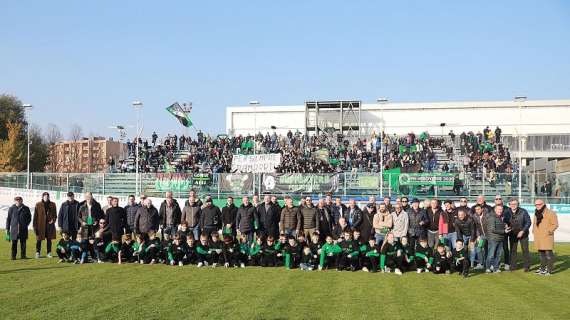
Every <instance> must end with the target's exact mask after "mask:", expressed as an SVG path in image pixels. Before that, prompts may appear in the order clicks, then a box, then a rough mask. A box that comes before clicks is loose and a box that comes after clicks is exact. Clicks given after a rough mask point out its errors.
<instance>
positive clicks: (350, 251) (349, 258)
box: [337, 231, 360, 271]
mask: <svg viewBox="0 0 570 320" xmlns="http://www.w3.org/2000/svg"><path fill="white" fill-rule="evenodd" d="M339 246H340V248H341V249H342V252H341V254H340V256H339V259H338V268H337V269H340V270H348V269H350V270H351V271H356V268H357V266H358V259H359V255H360V250H359V248H358V244H356V243H355V242H354V241H352V235H351V233H350V231H349V232H345V233H344V239H343V240H341V241H340V242H339Z"/></svg>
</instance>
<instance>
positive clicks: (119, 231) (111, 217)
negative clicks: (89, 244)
mask: <svg viewBox="0 0 570 320" xmlns="http://www.w3.org/2000/svg"><path fill="white" fill-rule="evenodd" d="M107 221H108V223H109V230H111V235H112V238H113V239H121V237H122V236H123V234H125V229H126V228H127V213H126V212H125V209H124V208H122V207H119V199H118V198H113V199H112V200H111V207H110V208H109V209H107Z"/></svg>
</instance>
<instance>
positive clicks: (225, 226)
mask: <svg viewBox="0 0 570 320" xmlns="http://www.w3.org/2000/svg"><path fill="white" fill-rule="evenodd" d="M237 211H238V208H237V207H236V206H235V204H234V198H233V197H231V196H229V197H228V200H227V203H226V205H225V206H224V207H223V208H222V230H223V231H222V233H223V234H224V235H231V236H232V237H233V238H234V239H235V236H236V218H237Z"/></svg>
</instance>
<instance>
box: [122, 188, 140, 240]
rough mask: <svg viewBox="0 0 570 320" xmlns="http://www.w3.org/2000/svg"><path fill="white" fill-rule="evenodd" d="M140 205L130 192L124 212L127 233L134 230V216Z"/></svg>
mask: <svg viewBox="0 0 570 320" xmlns="http://www.w3.org/2000/svg"><path fill="white" fill-rule="evenodd" d="M140 207H141V205H140V204H138V203H136V201H135V196H134V195H132V194H131V195H130V196H129V199H128V203H127V205H126V206H125V212H126V214H127V233H133V232H134V231H135V216H136V215H137V210H138V209H139V208H140Z"/></svg>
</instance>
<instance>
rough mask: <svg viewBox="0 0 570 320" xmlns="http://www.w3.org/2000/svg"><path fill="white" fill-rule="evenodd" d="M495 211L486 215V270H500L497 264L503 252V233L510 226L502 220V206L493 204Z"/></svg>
mask: <svg viewBox="0 0 570 320" xmlns="http://www.w3.org/2000/svg"><path fill="white" fill-rule="evenodd" d="M494 211H495V213H492V214H489V215H487V219H486V224H487V240H488V241H489V243H488V252H487V259H486V261H485V262H486V269H487V270H486V271H485V272H487V273H491V272H501V270H499V265H500V262H501V255H502V254H503V242H504V241H505V233H508V232H510V228H509V227H508V225H507V224H506V223H505V221H504V216H503V206H495V208H494Z"/></svg>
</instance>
